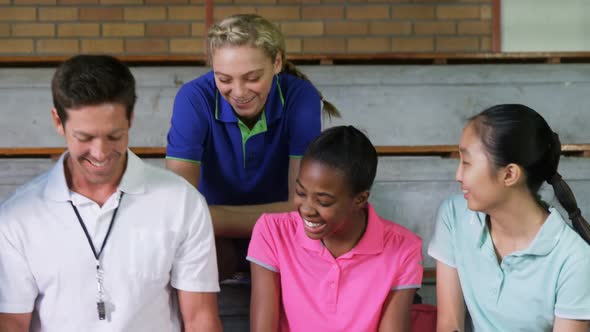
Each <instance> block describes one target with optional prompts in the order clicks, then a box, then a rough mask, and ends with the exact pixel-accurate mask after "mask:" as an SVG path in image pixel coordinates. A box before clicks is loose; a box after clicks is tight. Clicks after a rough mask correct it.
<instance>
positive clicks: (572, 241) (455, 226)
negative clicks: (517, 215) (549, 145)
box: [428, 195, 590, 331]
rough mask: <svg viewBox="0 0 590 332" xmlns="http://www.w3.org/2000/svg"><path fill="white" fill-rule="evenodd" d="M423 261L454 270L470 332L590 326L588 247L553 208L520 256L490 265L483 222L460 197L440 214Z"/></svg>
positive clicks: (491, 259) (491, 254)
mask: <svg viewBox="0 0 590 332" xmlns="http://www.w3.org/2000/svg"><path fill="white" fill-rule="evenodd" d="M428 254H429V255H430V256H432V257H433V258H435V259H436V260H438V261H440V262H442V263H445V264H447V265H449V266H451V267H454V268H455V269H457V272H458V274H459V279H460V282H461V289H462V290H463V296H464V298H465V303H466V305H467V309H468V310H469V314H470V315H471V317H472V320H473V324H474V328H475V331H552V329H553V321H554V319H555V316H557V317H560V318H565V319H578V320H590V279H589V278H590V246H589V245H588V244H587V243H586V242H584V240H583V239H582V238H581V237H580V236H579V235H578V234H577V233H576V232H575V231H574V230H573V229H572V228H570V226H569V225H567V224H566V223H565V221H564V220H563V218H562V217H561V215H560V214H559V213H558V212H557V210H555V209H554V208H551V209H550V215H549V217H548V218H547V220H546V221H545V223H544V224H543V226H542V227H541V229H540V230H539V232H538V233H537V235H536V237H535V239H534V240H533V241H532V242H531V244H530V245H529V247H528V248H526V249H524V250H520V251H516V252H513V253H511V254H510V255H507V256H505V257H504V259H503V260H502V262H501V264H499V263H498V260H497V258H496V254H495V252H494V246H493V243H492V238H491V236H490V233H489V228H488V227H487V225H486V215H485V213H481V212H474V211H471V210H469V209H468V208H467V202H466V200H465V199H464V198H463V196H462V195H457V196H453V197H451V198H449V199H447V200H446V201H445V202H444V203H443V204H442V205H441V207H440V209H439V212H438V216H437V220H436V228H435V233H434V236H433V238H432V240H431V242H430V246H429V248H428Z"/></svg>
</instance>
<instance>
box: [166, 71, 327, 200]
mask: <svg viewBox="0 0 590 332" xmlns="http://www.w3.org/2000/svg"><path fill="white" fill-rule="evenodd" d="M320 131H321V102H320V97H319V95H318V92H317V90H316V89H315V87H314V86H313V85H312V84H311V83H310V82H308V81H306V80H303V79H300V78H298V77H295V76H293V75H289V74H285V73H280V74H278V75H276V76H275V77H274V79H273V82H272V87H271V90H270V93H269V96H268V99H267V101H266V104H265V107H264V110H263V112H262V114H261V115H260V119H259V120H258V122H257V123H256V124H255V125H254V127H253V128H252V129H249V128H248V127H247V126H246V125H244V124H243V123H242V122H241V121H240V120H239V119H238V117H237V116H236V114H235V112H234V110H233V108H232V106H231V105H230V104H229V103H228V102H227V101H226V100H225V99H224V98H223V97H222V96H221V94H220V93H219V91H218V90H217V88H216V86H215V79H214V74H213V72H209V73H207V74H205V75H203V76H201V77H199V78H197V79H195V80H193V81H191V82H188V83H186V84H184V85H183V86H182V87H181V88H180V90H179V91H178V94H177V95H176V99H175V101H174V109H173V112H172V120H171V128H170V131H169V132H168V145H167V147H166V158H168V159H179V160H185V161H189V162H195V163H200V164H201V168H200V180H199V188H198V189H199V191H200V192H201V193H202V194H203V195H204V196H205V198H206V199H207V203H209V204H225V205H249V204H264V203H272V202H278V201H286V200H287V199H288V196H289V194H288V171H289V157H301V156H302V155H303V153H304V152H305V149H306V148H307V146H308V145H309V143H311V141H312V140H313V139H315V138H316V137H317V136H318V135H319V134H320Z"/></svg>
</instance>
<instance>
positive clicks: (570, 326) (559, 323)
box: [553, 317, 590, 332]
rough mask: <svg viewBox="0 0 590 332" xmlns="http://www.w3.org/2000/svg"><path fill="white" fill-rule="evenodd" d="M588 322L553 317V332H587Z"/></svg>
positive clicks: (589, 322)
mask: <svg viewBox="0 0 590 332" xmlns="http://www.w3.org/2000/svg"><path fill="white" fill-rule="evenodd" d="M588 329H590V321H587V320H574V319H565V318H559V317H555V323H554V324H553V332H588Z"/></svg>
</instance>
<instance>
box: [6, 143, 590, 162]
mask: <svg viewBox="0 0 590 332" xmlns="http://www.w3.org/2000/svg"><path fill="white" fill-rule="evenodd" d="M375 148H376V149H377V154H378V155H379V156H381V157H409V156H414V157H415V156H421V157H424V156H438V157H442V158H458V157H459V148H458V146H457V145H408V146H402V145H380V146H376V147H375ZM131 150H132V151H133V152H134V153H135V154H137V155H138V156H140V157H142V158H164V157H165V156H166V148H164V147H141V146H136V147H131ZM64 151H65V148H63V147H39V148H36V147H26V148H0V158H2V159H37V158H56V157H59V155H61V154H62V153H63V152H64ZM561 154H562V155H564V156H572V157H586V158H588V157H590V144H562V146H561Z"/></svg>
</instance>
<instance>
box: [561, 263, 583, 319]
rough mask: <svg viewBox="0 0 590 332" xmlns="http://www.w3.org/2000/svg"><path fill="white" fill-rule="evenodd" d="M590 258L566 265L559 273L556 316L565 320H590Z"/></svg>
mask: <svg viewBox="0 0 590 332" xmlns="http://www.w3.org/2000/svg"><path fill="white" fill-rule="evenodd" d="M588 276H590V257H584V258H582V259H578V260H576V261H573V262H571V263H569V264H565V266H564V267H563V268H562V270H561V271H560V273H559V278H558V282H557V283H558V284H557V290H556V294H557V295H556V297H557V298H556V300H555V315H556V316H557V317H560V318H564V319H577V320H590V283H589V282H588Z"/></svg>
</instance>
